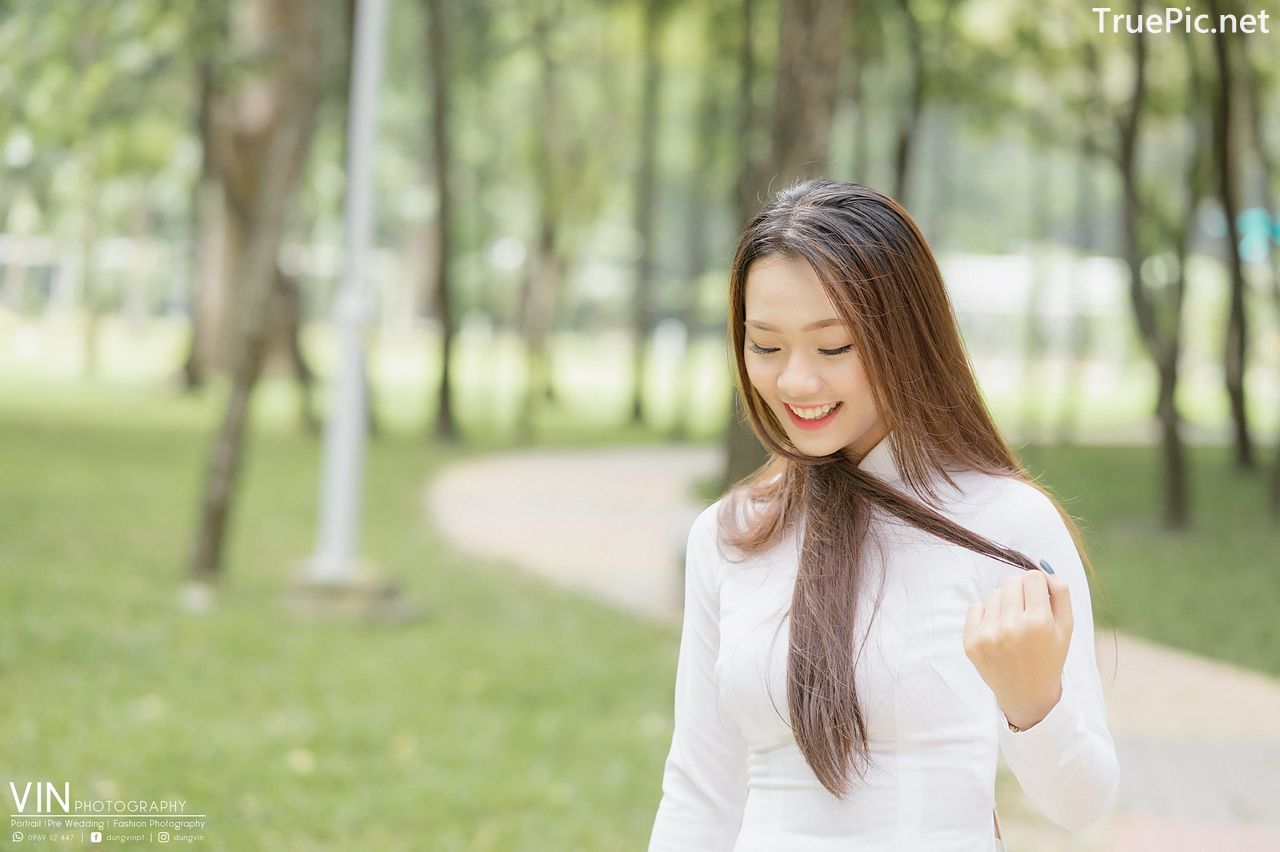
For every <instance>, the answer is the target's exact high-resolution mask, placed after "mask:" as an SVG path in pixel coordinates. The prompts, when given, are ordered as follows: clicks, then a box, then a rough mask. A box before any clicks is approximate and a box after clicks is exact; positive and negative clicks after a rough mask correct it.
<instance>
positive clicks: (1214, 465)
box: [1023, 446, 1280, 675]
mask: <svg viewBox="0 0 1280 852" xmlns="http://www.w3.org/2000/svg"><path fill="white" fill-rule="evenodd" d="M1272 455H1273V454H1272V453H1271V452H1263V453H1261V459H1262V460H1263V462H1264V463H1268V462H1269V461H1270V459H1271V458H1272ZM1023 458H1024V460H1025V461H1026V463H1027V465H1028V467H1029V468H1031V469H1032V472H1033V473H1039V472H1043V474H1044V476H1043V480H1042V481H1043V482H1045V483H1047V484H1048V485H1049V486H1050V488H1051V490H1052V491H1053V492H1054V494H1055V495H1056V496H1058V497H1059V498H1060V499H1061V500H1062V501H1063V502H1064V505H1065V506H1066V507H1067V509H1068V511H1070V512H1071V513H1072V514H1073V515H1074V516H1076V517H1077V518H1080V519H1081V520H1082V523H1081V526H1082V527H1083V532H1084V534H1085V539H1086V544H1087V545H1088V547H1089V552H1090V556H1091V559H1092V561H1093V566H1094V568H1095V569H1096V570H1097V572H1098V574H1099V576H1100V578H1101V583H1100V586H1101V588H1100V589H1098V588H1094V589H1093V597H1094V609H1095V618H1096V621H1097V622H1098V623H1099V624H1100V625H1111V626H1116V627H1119V628H1121V629H1124V630H1127V631H1130V632H1132V633H1136V634H1139V635H1141V636H1145V637H1147V638H1150V639H1153V640H1156V641H1159V642H1164V643H1167V644H1169V645H1173V646H1176V647H1179V648H1185V649H1187V650H1190V651H1195V652H1198V653H1201V654H1206V655H1208V656H1212V657H1217V658H1219V659H1222V660H1227V661H1229V662H1233V663H1237V664H1239V665H1242V666H1249V667H1251V668H1256V669H1260V670H1262V671H1265V672H1269V673H1271V674H1273V675H1280V619H1277V618H1276V604H1277V601H1280V524H1277V523H1276V522H1275V520H1273V519H1271V518H1270V517H1269V515H1268V513H1267V498H1266V480H1267V477H1268V476H1269V471H1268V470H1266V469H1259V470H1258V471H1255V472H1252V473H1241V472H1237V471H1236V470H1235V469H1234V468H1233V465H1232V462H1231V458H1232V455H1231V452H1230V450H1229V449H1228V448H1226V447H1213V446H1202V447H1192V448H1190V449H1189V451H1188V461H1189V476H1190V483H1191V515H1192V527H1191V529H1190V530H1189V531H1187V532H1183V533H1176V534H1172V533H1169V532H1166V531H1164V530H1162V529H1161V528H1160V523H1159V518H1160V507H1161V505H1162V503H1161V500H1162V497H1161V494H1162V491H1161V472H1160V471H1161V468H1160V459H1159V448H1157V447H1088V448H1069V449H1068V448H1052V449H1051V448H1029V449H1028V450H1025V451H1024V452H1023ZM1109 641H1110V637H1109V636H1107V635H1106V634H1105V633H1101V632H1100V634H1099V642H1109ZM1104 674H1105V673H1104Z"/></svg>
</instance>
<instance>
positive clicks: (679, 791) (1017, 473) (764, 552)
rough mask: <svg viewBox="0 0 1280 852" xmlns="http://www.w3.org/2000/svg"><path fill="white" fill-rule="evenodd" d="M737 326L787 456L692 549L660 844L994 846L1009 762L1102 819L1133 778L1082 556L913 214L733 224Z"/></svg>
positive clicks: (869, 196)
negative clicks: (1003, 764)
mask: <svg viewBox="0 0 1280 852" xmlns="http://www.w3.org/2000/svg"><path fill="white" fill-rule="evenodd" d="M729 335H730V340H731V341H732V345H733V351H734V356H735V361H736V365H737V392H738V393H739V394H740V396H741V399H742V402H743V408H744V410H745V411H746V412H747V414H748V416H749V418H750V423H751V427H752V429H753V430H754V431H755V433H756V435H757V436H758V437H759V439H760V440H761V442H763V444H764V445H765V446H766V447H767V448H768V449H769V450H770V451H771V454H772V458H771V461H770V463H769V464H766V465H765V466H763V467H762V468H761V469H760V470H758V471H757V472H756V473H755V474H753V475H751V476H749V477H747V478H746V479H745V480H743V482H741V483H739V484H738V487H736V488H735V489H733V490H731V492H730V493H729V494H728V495H726V496H725V497H722V498H721V499H720V500H717V501H716V502H715V503H713V504H712V505H711V506H709V507H707V509H706V510H704V511H703V512H702V513H701V515H699V516H698V518H697V520H696V521H695V522H694V524H693V528H692V530H691V531H690V533H689V541H688V549H687V556H686V562H685V608H684V627H683V633H682V635H681V642H680V652H679V660H678V663H677V673H676V684H675V731H674V734H673V736H672V740H671V748H670V752H669V755H668V757H667V761H666V766H665V770H664V774H663V781H662V791H663V795H662V801H661V804H660V805H659V807H658V812H657V818H656V820H655V823H654V826H653V833H652V837H651V840H650V846H649V849H650V850H651V852H665V851H666V850H698V852H709V851H710V850H734V852H754V850H761V852H763V850H769V852H779V850H783V851H784V852H806V850H837V849H839V850H852V849H857V850H904V852H906V851H907V850H910V852H915V850H930V852H932V850H973V852H978V851H979V850H982V852H989V850H992V849H997V848H1000V847H999V840H998V839H997V836H998V831H999V824H998V820H994V819H993V816H994V812H993V808H994V804H995V792H994V790H995V774H996V762H997V754H998V752H1003V753H1004V755H1005V759H1006V761H1007V762H1008V764H1009V766H1010V768H1011V769H1012V770H1013V772H1014V774H1015V775H1016V776H1017V778H1018V780H1019V782H1020V783H1021V785H1022V788H1023V790H1024V791H1025V792H1026V794H1027V796H1028V797H1029V799H1030V800H1031V802H1032V803H1033V804H1035V805H1036V806H1037V807H1038V808H1039V809H1040V810H1041V811H1042V812H1043V813H1044V814H1045V815H1046V816H1047V817H1048V818H1049V819H1051V820H1053V821H1054V822H1055V823H1057V824H1059V825H1061V826H1063V827H1065V828H1067V829H1071V830H1080V829H1083V828H1085V827H1087V826H1089V825H1091V824H1092V823H1094V822H1095V821H1096V820H1098V819H1099V818H1100V817H1101V816H1102V815H1103V814H1105V813H1106V812H1107V811H1108V810H1109V808H1110V807H1111V804H1112V802H1113V800H1114V798H1115V793H1116V789H1117V786H1118V784H1119V765H1118V763H1117V760H1116V754H1115V746H1114V743H1113V741H1112V738H1111V734H1110V732H1109V731H1108V729H1107V719H1106V709H1105V706H1104V703H1103V696H1102V687H1101V684H1100V682H1099V677H1098V669H1097V665H1096V662H1095V658H1094V641H1093V616H1092V608H1091V603H1090V597H1089V586H1088V582H1087V580H1086V576H1085V570H1084V565H1085V564H1086V562H1087V560H1086V559H1085V558H1084V557H1083V553H1084V549H1083V547H1081V546H1080V545H1079V534H1078V532H1077V530H1076V528H1075V525H1074V524H1073V523H1072V521H1071V518H1070V517H1069V516H1068V515H1067V514H1066V512H1064V511H1063V510H1062V509H1061V507H1060V506H1059V505H1058V503H1057V502H1056V501H1055V500H1054V499H1053V498H1052V497H1051V496H1049V494H1047V493H1046V492H1045V491H1044V490H1043V489H1042V488H1041V487H1040V486H1038V485H1036V484H1035V483H1033V482H1032V481H1030V479H1029V478H1028V476H1027V474H1026V472H1025V470H1024V469H1023V468H1022V467H1021V465H1020V464H1019V463H1018V461H1017V460H1016V459H1015V458H1014V456H1013V453H1012V452H1011V451H1010V450H1009V447H1008V446H1007V445H1006V443H1005V441H1004V440H1003V439H1002V438H1001V436H1000V434H999V432H998V430H997V428H996V426H995V424H994V423H993V422H992V419H991V416H990V414H989V413H988V411H987V410H986V407H985V405H984V403H983V400H982V395H981V393H980V392H979V390H978V387H977V383H976V381H975V379H974V376H973V372H972V368H971V366H970V364H969V361H968V358H967V355H966V353H965V350H964V346H963V343H962V342H961V339H960V334H959V330H958V328H957V326H956V321H955V315H954V313H953V312H952V308H951V304H950V302H949V300H948V298H947V294H946V290H945V289H944V287H943V282H942V277H941V274H940V273H939V271H938V266H937V263H936V262H935V261H934V258H933V256H932V254H931V252H930V250H929V248H928V245H927V244H926V242H925V240H924V237H923V236H922V235H921V234H920V231H919V230H918V229H917V228H916V226H915V223H914V222H913V221H912V220H911V217H910V216H909V215H908V214H907V213H906V211H905V210H903V209H902V207H900V206H899V205H898V204H897V203H896V202H894V201H893V200H892V199H890V198H888V197H886V196H884V195H882V194H880V193H878V192H876V191H875V190H872V189H869V188H868V187H865V186H860V185H858V184H849V183H839V182H834V181H826V180H814V181H809V182H806V183H802V184H799V185H797V186H794V187H792V188H790V189H787V190H785V191H784V192H782V193H781V194H779V195H778V197H777V198H776V199H775V200H774V201H773V203H772V204H770V205H769V207H768V208H766V209H765V210H764V211H763V212H762V213H760V214H759V215H758V216H757V217H756V218H755V219H753V220H752V221H751V222H750V223H749V224H748V226H747V228H746V230H745V232H744V233H743V235H742V239H741V241H740V243H739V246H738V250H737V253H736V256H735V258H734V261H733V269H732V271H731V274H730V299H729ZM1040 560H1044V561H1043V562H1040ZM1037 563H1040V565H1043V566H1045V570H1040V568H1039V567H1037ZM1090 570H1092V569H1090ZM1050 572H1052V573H1050ZM788 605H789V606H788ZM850 772H852V773H853V774H854V775H855V776H856V778H851V777H850Z"/></svg>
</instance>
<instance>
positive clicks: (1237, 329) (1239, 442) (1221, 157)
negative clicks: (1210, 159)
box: [1209, 0, 1257, 470]
mask: <svg viewBox="0 0 1280 852" xmlns="http://www.w3.org/2000/svg"><path fill="white" fill-rule="evenodd" d="M1222 9H1223V3H1222V2H1221V0H1209V11H1210V12H1211V13H1212V15H1213V18H1214V20H1221V17H1222V15H1221V13H1222ZM1232 40H1233V39H1232V37H1231V36H1230V35H1228V34H1226V33H1222V34H1219V35H1218V36H1216V37H1214V38H1212V39H1210V41H1212V42H1213V56H1214V60H1215V63H1216V66H1217V71H1218V74H1217V82H1218V86H1217V97H1215V99H1214V110H1213V153H1214V166H1215V167H1216V170H1217V183H1218V198H1219V200H1220V201H1221V202H1222V212H1223V216H1224V218H1225V219H1226V226H1227V246H1226V254H1227V258H1226V260H1227V273H1228V279H1227V280H1228V281H1229V282H1230V285H1231V300H1230V309H1229V311H1228V312H1227V328H1226V335H1225V338H1224V347H1225V350H1224V352H1223V377H1224V378H1225V380H1226V384H1227V400H1228V402H1229V403H1230V411H1231V425H1232V437H1233V439H1234V446H1235V453H1236V465H1237V466H1238V467H1240V468H1244V469H1249V470H1252V469H1253V468H1255V467H1256V466H1257V465H1256V464H1255V462H1254V458H1253V437H1252V436H1251V435H1250V433H1249V412H1248V398H1247V396H1246V394H1245V385H1244V375H1245V368H1246V367H1247V358H1248V349H1249V346H1248V335H1249V326H1248V316H1247V314H1246V308H1247V306H1246V304H1245V298H1244V296H1245V281H1244V267H1243V266H1242V265H1241V263H1240V231H1239V227H1238V225H1237V222H1236V215H1237V213H1238V212H1239V210H1240V200H1239V191H1240V190H1239V186H1238V184H1237V180H1238V178H1237V176H1236V162H1237V151H1236V144H1235V123H1236V118H1235V114H1236V111H1237V110H1236V106H1235V92H1234V88H1235V87H1234V82H1235V74H1234V72H1233V70H1232V67H1231V66H1232V61H1231V51H1230V48H1231V42H1232Z"/></svg>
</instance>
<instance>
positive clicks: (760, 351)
mask: <svg viewBox="0 0 1280 852" xmlns="http://www.w3.org/2000/svg"><path fill="white" fill-rule="evenodd" d="M747 348H748V349H750V350H751V351H752V352H754V353H756V354H757V355H772V354H773V353H774V352H777V351H778V350H777V349H776V348H775V349H762V348H760V347H759V346H756V345H755V344H754V343H751V344H748V345H747ZM852 348H853V344H852V343H850V344H849V345H848V346H841V347H840V348H839V349H819V350H818V351H819V352H821V353H822V354H823V355H829V356H831V357H835V356H836V355H843V354H844V353H846V352H848V351H849V350H850V349H852Z"/></svg>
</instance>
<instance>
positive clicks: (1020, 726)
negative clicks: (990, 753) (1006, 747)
mask: <svg viewBox="0 0 1280 852" xmlns="http://www.w3.org/2000/svg"><path fill="white" fill-rule="evenodd" d="M1061 700H1062V683H1061V682H1059V683H1058V684H1057V685H1056V687H1055V689H1054V691H1053V692H1052V693H1051V694H1050V695H1049V696H1048V697H1046V698H1042V699H1038V700H1035V701H1031V702H1027V703H1018V704H1010V705H1005V704H1001V705H1000V710H1001V712H1002V713H1004V718H1005V722H1006V723H1008V725H1009V730H1011V731H1013V732H1014V733H1017V732H1019V731H1025V730H1026V729H1027V728H1032V727H1035V726H1036V725H1037V724H1039V723H1040V722H1041V721H1042V720H1043V719H1044V717H1045V716H1048V715H1049V713H1050V712H1052V710H1053V708H1054V707H1056V706H1058V702H1059V701H1061Z"/></svg>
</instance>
